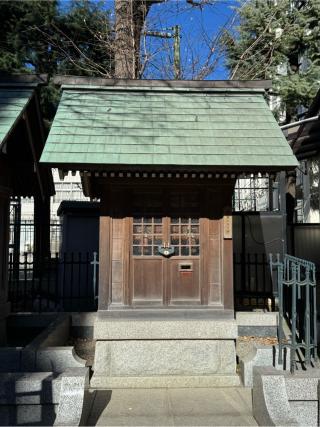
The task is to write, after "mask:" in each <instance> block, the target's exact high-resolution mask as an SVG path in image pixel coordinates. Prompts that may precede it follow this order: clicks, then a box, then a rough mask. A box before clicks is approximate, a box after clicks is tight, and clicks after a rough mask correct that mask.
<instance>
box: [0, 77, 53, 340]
mask: <svg viewBox="0 0 320 427" xmlns="http://www.w3.org/2000/svg"><path fill="white" fill-rule="evenodd" d="M46 82H47V77H46V76H34V75H25V76H1V77H0V229H1V230H2V232H1V236H0V259H1V264H0V289H1V299H0V303H1V305H0V308H1V310H0V311H1V319H3V318H4V317H5V316H6V314H7V313H8V306H7V269H8V265H7V260H8V243H9V242H8V239H9V203H10V196H21V197H34V199H35V234H36V238H35V243H36V248H35V249H36V251H37V252H38V253H41V252H42V251H44V250H45V249H46V245H49V241H50V240H49V233H50V229H49V222H50V220H49V213H50V209H49V206H50V205H49V203H50V196H51V195H53V194H54V187H53V180H52V176H51V171H50V169H49V168H48V167H47V166H45V165H40V164H39V159H40V155H41V153H42V149H43V147H44V142H45V137H46V135H45V131H44V128H43V122H42V117H41V113H40V107H39V99H38V94H37V88H38V86H39V85H41V84H45V83H46ZM2 335H3V334H2Z"/></svg>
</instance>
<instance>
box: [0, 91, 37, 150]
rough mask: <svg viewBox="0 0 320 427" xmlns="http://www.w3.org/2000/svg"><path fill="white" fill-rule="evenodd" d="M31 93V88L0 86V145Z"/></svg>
mask: <svg viewBox="0 0 320 427" xmlns="http://www.w3.org/2000/svg"><path fill="white" fill-rule="evenodd" d="M32 95H33V89H25V88H21V89H6V88H2V87H0V145H1V144H2V143H3V142H4V141H5V139H6V137H7V136H8V135H9V133H10V131H11V130H12V129H13V127H14V125H15V123H16V122H17V121H18V119H19V117H20V116H21V114H22V113H23V111H24V109H25V107H26V105H27V104H28V102H29V100H30V98H31V97H32Z"/></svg>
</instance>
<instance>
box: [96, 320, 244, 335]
mask: <svg viewBox="0 0 320 427" xmlns="http://www.w3.org/2000/svg"><path fill="white" fill-rule="evenodd" d="M237 336H238V329H237V324H236V322H235V320H234V319H223V320H219V319H215V320H214V319H207V320H202V319H200V320H199V319H185V320H183V319H168V320H164V319H141V320H135V321H132V319H130V318H128V319H125V318H123V319H104V318H103V317H102V318H101V317H97V320H96V322H95V325H94V339H96V340H166V339H167V340H186V339H191V340H219V339H223V340H228V339H236V338H237Z"/></svg>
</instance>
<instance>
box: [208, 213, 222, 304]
mask: <svg viewBox="0 0 320 427" xmlns="http://www.w3.org/2000/svg"><path fill="white" fill-rule="evenodd" d="M221 243H222V236H221V220H219V219H211V220H210V221H209V251H208V278H209V301H208V303H209V305H222V304H223V301H222V287H223V282H222V271H221V270H222V268H221V266H222V262H221V256H222V251H221Z"/></svg>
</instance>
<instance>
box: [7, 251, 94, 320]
mask: <svg viewBox="0 0 320 427" xmlns="http://www.w3.org/2000/svg"><path fill="white" fill-rule="evenodd" d="M97 268H98V257H97V254H96V253H64V254H58V253H56V254H50V255H49V256H47V257H40V258H36V257H35V256H34V255H33V253H27V252H26V253H24V254H20V256H19V257H14V256H13V254H9V269H8V285H9V286H8V287H9V301H10V302H11V307H12V311H14V312H18V311H36V312H43V311H94V310H96V309H97V292H98V291H97V288H98V274H97Z"/></svg>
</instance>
